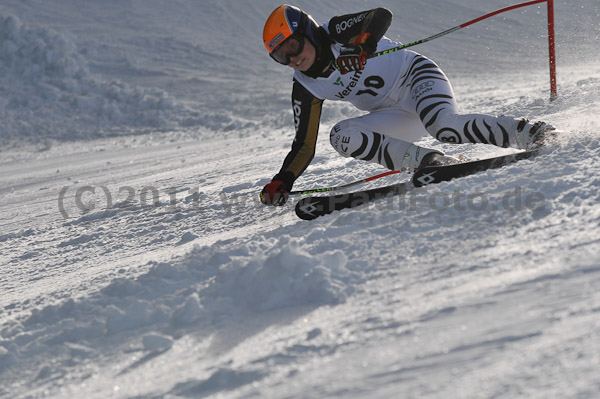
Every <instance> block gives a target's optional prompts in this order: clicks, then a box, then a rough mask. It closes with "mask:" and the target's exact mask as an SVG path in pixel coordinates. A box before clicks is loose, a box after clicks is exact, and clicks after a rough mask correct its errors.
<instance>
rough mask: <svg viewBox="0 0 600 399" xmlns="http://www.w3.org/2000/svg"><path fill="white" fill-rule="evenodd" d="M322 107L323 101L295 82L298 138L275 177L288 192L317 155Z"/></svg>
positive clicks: (295, 121) (295, 116) (295, 119)
mask: <svg viewBox="0 0 600 399" xmlns="http://www.w3.org/2000/svg"><path fill="white" fill-rule="evenodd" d="M322 106H323V100H321V99H318V98H316V97H315V96H313V95H312V94H311V93H310V92H309V91H308V90H306V89H305V88H304V86H302V85H301V84H300V83H298V82H297V81H295V80H294V87H293V90H292V108H293V111H294V124H295V126H296V137H295V138H294V143H293V144H292V149H291V151H290V152H289V154H288V155H287V156H286V157H285V160H284V161H283V166H282V167H281V170H280V171H279V173H277V175H275V177H273V180H281V181H283V182H284V184H285V186H286V188H287V189H288V190H291V188H292V185H293V184H294V181H295V180H296V179H297V178H298V176H300V175H301V174H302V173H303V172H304V170H305V169H306V168H307V167H308V165H309V164H310V162H311V161H312V159H313V157H314V155H315V146H316V145H317V134H318V133H319V123H320V120H321V108H322Z"/></svg>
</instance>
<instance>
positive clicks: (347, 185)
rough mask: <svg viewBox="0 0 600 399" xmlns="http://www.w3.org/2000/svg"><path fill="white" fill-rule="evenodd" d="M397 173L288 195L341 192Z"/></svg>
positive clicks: (393, 172)
mask: <svg viewBox="0 0 600 399" xmlns="http://www.w3.org/2000/svg"><path fill="white" fill-rule="evenodd" d="M397 173H402V172H401V171H399V170H390V171H388V172H383V173H380V174H378V175H375V176H371V177H367V178H366V179H362V180H357V181H354V182H352V183H347V184H342V185H341V186H334V187H322V188H313V189H310V190H300V191H291V192H290V195H304V194H314V193H324V192H328V191H337V190H341V189H343V188H348V187H352V186H356V185H358V184H362V183H367V182H370V181H372V180H375V179H379V178H382V177H385V176H389V175H395V174H397Z"/></svg>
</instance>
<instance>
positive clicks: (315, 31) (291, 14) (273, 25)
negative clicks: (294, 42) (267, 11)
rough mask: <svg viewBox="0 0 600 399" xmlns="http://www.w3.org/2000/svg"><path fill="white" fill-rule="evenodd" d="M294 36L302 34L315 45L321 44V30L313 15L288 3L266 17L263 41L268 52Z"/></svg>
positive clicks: (271, 51)
mask: <svg viewBox="0 0 600 399" xmlns="http://www.w3.org/2000/svg"><path fill="white" fill-rule="evenodd" d="M292 35H294V36H299V35H301V36H304V37H307V38H308V40H310V41H311V43H312V44H313V45H314V46H315V47H319V45H320V44H321V35H322V33H321V31H320V27H319V25H318V24H317V23H316V22H315V20H314V19H313V17H311V16H310V15H308V14H307V13H305V12H304V11H302V10H301V9H299V8H298V7H294V6H290V5H288V4H284V5H281V6H279V7H277V8H276V9H275V10H274V11H273V12H272V13H271V15H270V16H269V18H268V19H267V22H266V23H265V28H264V30H263V42H264V44H265V47H266V49H267V50H268V51H269V54H271V53H273V51H274V50H275V49H277V48H278V47H279V46H281V45H282V44H283V42H284V41H285V40H286V39H288V38H290V37H291V36H292Z"/></svg>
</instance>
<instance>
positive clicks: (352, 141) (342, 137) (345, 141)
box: [329, 120, 362, 157]
mask: <svg viewBox="0 0 600 399" xmlns="http://www.w3.org/2000/svg"><path fill="white" fill-rule="evenodd" d="M361 141H362V138H361V137H360V133H359V129H356V128H354V127H353V126H352V122H350V121H348V120H345V121H341V122H339V123H336V124H335V126H334V127H333V128H332V129H331V132H330V133H329V142H330V143H331V146H332V147H333V148H335V150H336V151H337V152H339V153H340V154H342V155H343V156H345V157H349V156H351V154H352V152H353V151H354V150H356V149H357V148H358V147H359V146H360V142H361ZM354 147H356V148H354Z"/></svg>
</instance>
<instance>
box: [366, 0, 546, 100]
mask: <svg viewBox="0 0 600 399" xmlns="http://www.w3.org/2000/svg"><path fill="white" fill-rule="evenodd" d="M539 3H547V4H548V41H549V52H550V93H551V94H550V96H551V100H554V99H556V97H557V93H556V55H555V51H554V0H534V1H528V2H526V3H520V4H515V5H512V6H509V7H505V8H502V9H500V10H496V11H494V12H491V13H489V14H485V15H483V16H481V17H479V18H475V19H473V20H471V21H468V22H465V23H464V24H461V25H458V26H455V27H454V28H450V29H448V30H445V31H443V32H440V33H438V34H435V35H433V36H429V37H426V38H425V39H421V40H417V41H414V42H410V43H406V44H403V45H402V46H398V47H393V48H390V49H387V50H382V51H378V52H376V53H373V54H369V55H367V58H373V57H379V56H381V55H385V54H389V53H393V52H395V51H399V50H403V49H405V48H408V47H412V46H416V45H417V44H421V43H425V42H429V41H431V40H434V39H437V38H438V37H442V36H445V35H447V34H449V33H452V32H456V31H457V30H459V29H462V28H466V27H467V26H470V25H473V24H474V23H477V22H479V21H482V20H484V19H487V18H490V17H493V16H494V15H498V14H501V13H503V12H506V11H510V10H514V9H516V8H521V7H527V6H531V5H534V4H539Z"/></svg>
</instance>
